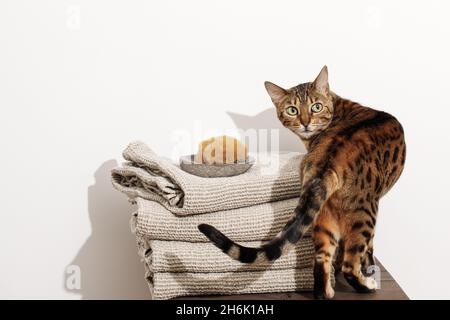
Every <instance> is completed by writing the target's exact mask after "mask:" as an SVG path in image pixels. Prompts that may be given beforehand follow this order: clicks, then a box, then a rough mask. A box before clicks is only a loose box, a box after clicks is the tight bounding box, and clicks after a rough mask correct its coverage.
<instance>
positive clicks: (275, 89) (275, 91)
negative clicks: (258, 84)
mask: <svg viewBox="0 0 450 320" xmlns="http://www.w3.org/2000/svg"><path fill="white" fill-rule="evenodd" d="M264 86H265V87H266V90H267V93H268V94H269V96H270V98H271V99H272V101H273V103H275V104H277V103H278V102H280V101H281V99H283V97H284V96H286V95H287V91H286V90H285V89H283V88H282V87H279V86H277V85H276V84H274V83H272V82H269V81H266V82H264Z"/></svg>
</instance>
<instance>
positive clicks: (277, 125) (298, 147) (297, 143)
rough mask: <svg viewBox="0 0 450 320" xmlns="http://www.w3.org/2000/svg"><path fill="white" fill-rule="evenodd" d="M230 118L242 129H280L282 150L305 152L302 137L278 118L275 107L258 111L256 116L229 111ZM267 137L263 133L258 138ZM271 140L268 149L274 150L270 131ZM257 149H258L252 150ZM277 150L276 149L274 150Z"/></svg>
mask: <svg viewBox="0 0 450 320" xmlns="http://www.w3.org/2000/svg"><path fill="white" fill-rule="evenodd" d="M227 114H228V115H229V116H230V118H231V119H232V120H233V122H234V124H235V125H236V128H238V129H242V130H244V131H245V130H249V129H256V130H267V129H269V130H278V131H279V137H280V140H279V141H280V142H279V150H280V151H296V152H302V153H305V152H306V149H305V147H304V146H303V144H302V142H301V140H300V138H298V137H297V136H296V135H295V134H293V133H292V132H291V131H289V130H288V129H286V128H285V127H284V126H283V125H282V124H281V122H280V120H278V117H277V114H276V111H275V108H269V109H267V110H265V111H262V112H260V113H258V114H257V115H255V116H247V115H243V114H238V113H233V112H227ZM261 139H265V138H264V137H263V136H262V135H259V136H258V140H261ZM267 140H269V141H268V142H267V148H268V149H267V150H272V148H273V146H272V145H271V142H270V133H269V134H268V138H267ZM252 151H256V150H252ZM272 151H276V150H272Z"/></svg>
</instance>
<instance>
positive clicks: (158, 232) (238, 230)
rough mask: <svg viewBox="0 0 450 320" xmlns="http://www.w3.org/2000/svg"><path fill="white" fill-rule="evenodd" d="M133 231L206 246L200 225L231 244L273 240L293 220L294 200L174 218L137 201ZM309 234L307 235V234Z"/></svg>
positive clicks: (153, 205) (151, 203)
mask: <svg viewBox="0 0 450 320" xmlns="http://www.w3.org/2000/svg"><path fill="white" fill-rule="evenodd" d="M136 201H137V205H138V210H137V212H136V213H135V214H134V216H133V218H132V221H133V228H134V229H136V232H137V233H138V234H143V235H145V236H146V237H148V238H149V239H156V240H176V241H188V242H209V240H208V239H207V238H206V237H205V236H204V235H203V234H202V233H200V231H198V229H197V226H198V225H199V224H200V223H207V224H211V225H213V226H215V227H216V228H218V229H219V230H220V231H222V232H224V233H225V234H226V235H227V236H229V237H230V238H231V239H233V240H235V241H262V240H270V239H271V238H273V237H274V236H275V235H276V234H277V233H278V232H280V231H281V229H282V228H283V227H284V225H285V224H286V223H287V221H288V220H289V219H290V218H291V217H292V216H293V214H294V209H295V207H296V206H297V204H298V198H294V199H288V200H282V201H277V202H271V203H264V204H260V205H256V206H252V207H246V208H241V209H232V210H227V211H219V212H213V213H208V214H200V215H193V216H185V217H178V216H175V215H174V214H172V213H171V212H170V211H169V210H167V209H166V208H165V207H163V206H162V205H161V204H159V203H157V202H154V201H148V200H145V199H142V198H137V199H136ZM308 234H309V233H308Z"/></svg>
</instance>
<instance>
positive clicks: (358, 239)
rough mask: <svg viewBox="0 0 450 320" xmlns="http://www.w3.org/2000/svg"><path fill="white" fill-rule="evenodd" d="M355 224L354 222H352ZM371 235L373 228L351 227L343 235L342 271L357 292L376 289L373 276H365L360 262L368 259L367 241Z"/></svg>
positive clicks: (367, 291)
mask: <svg viewBox="0 0 450 320" xmlns="http://www.w3.org/2000/svg"><path fill="white" fill-rule="evenodd" d="M354 225H356V224H354ZM372 236H373V230H366V229H364V228H356V229H354V228H352V230H351V231H350V232H349V234H346V236H345V244H344V247H345V248H344V262H343V264H342V272H343V274H344V277H345V279H346V280H347V282H348V283H349V284H350V285H351V286H352V287H353V288H354V289H355V290H356V291H358V292H362V293H369V292H374V291H375V289H377V282H376V281H375V279H374V278H371V277H366V276H365V275H364V274H363V272H362V263H364V262H365V259H369V257H368V252H367V250H368V249H369V246H368V244H369V243H368V242H369V241H370V239H371V238H372Z"/></svg>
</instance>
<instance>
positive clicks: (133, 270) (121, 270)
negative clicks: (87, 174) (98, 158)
mask: <svg viewBox="0 0 450 320" xmlns="http://www.w3.org/2000/svg"><path fill="white" fill-rule="evenodd" d="M116 166H117V162H116V160H109V161H106V162H104V163H103V164H102V165H101V166H100V167H99V168H98V169H97V170H96V171H95V174H94V177H95V183H94V184H93V185H91V186H89V187H88V190H87V193H88V212H89V220H90V222H91V229H92V232H91V235H90V236H89V238H88V239H87V240H86V242H85V243H84V244H83V245H82V247H81V248H80V250H79V251H78V253H77V255H76V256H75V258H74V259H73V260H72V261H71V262H70V264H69V265H76V266H79V268H80V271H81V289H79V290H76V289H72V290H71V289H67V287H66V285H65V284H66V279H67V277H68V275H65V277H64V278H65V279H64V283H63V285H64V287H65V289H66V291H68V292H71V293H74V294H79V295H81V298H82V299H149V298H150V295H149V291H148V287H147V286H146V284H145V281H144V268H143V266H142V264H141V263H140V261H139V259H138V256H137V249H136V240H135V237H134V235H133V234H132V233H131V232H130V227H129V219H130V214H129V213H130V203H129V202H128V201H127V199H126V197H124V196H122V195H120V194H119V193H118V192H117V190H115V189H114V188H113V186H112V184H111V169H112V168H114V167H116Z"/></svg>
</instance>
